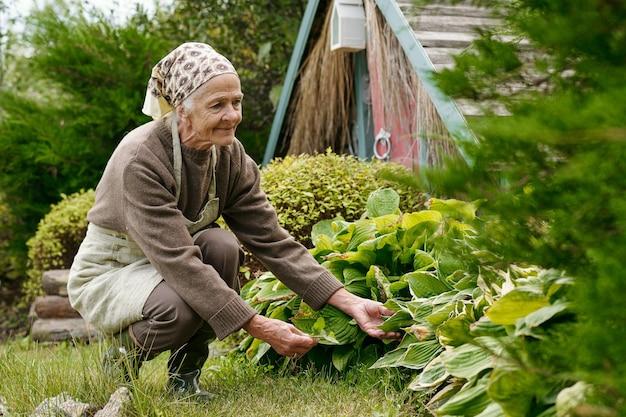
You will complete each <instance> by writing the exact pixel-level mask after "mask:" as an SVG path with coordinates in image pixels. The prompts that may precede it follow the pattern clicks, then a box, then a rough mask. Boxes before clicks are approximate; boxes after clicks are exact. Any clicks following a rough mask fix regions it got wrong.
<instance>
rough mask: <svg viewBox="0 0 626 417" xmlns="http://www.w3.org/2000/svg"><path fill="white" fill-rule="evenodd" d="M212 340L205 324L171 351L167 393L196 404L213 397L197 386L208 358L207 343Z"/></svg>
mask: <svg viewBox="0 0 626 417" xmlns="http://www.w3.org/2000/svg"><path fill="white" fill-rule="evenodd" d="M214 339H215V333H213V330H212V329H211V327H210V326H209V325H208V324H207V323H205V324H204V325H203V326H202V327H201V328H200V329H199V330H198V331H197V332H196V334H194V335H193V336H192V337H191V339H189V341H188V342H187V343H185V344H184V345H183V346H181V347H180V348H178V349H175V350H172V352H171V355H170V358H169V360H168V361H167V371H168V380H167V389H168V391H169V392H171V393H172V394H173V395H175V396H176V397H186V398H189V399H191V400H194V401H198V402H207V401H210V400H211V399H213V398H214V397H215V395H214V394H211V393H209V392H207V391H205V390H203V389H202V388H200V385H199V381H200V373H201V370H202V366H203V365H204V363H205V362H206V360H207V358H208V357H209V343H211V342H212V341H213V340H214Z"/></svg>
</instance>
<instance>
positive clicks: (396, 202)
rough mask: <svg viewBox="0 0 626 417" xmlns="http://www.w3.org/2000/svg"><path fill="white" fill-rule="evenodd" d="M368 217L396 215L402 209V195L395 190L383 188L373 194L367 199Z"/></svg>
mask: <svg viewBox="0 0 626 417" xmlns="http://www.w3.org/2000/svg"><path fill="white" fill-rule="evenodd" d="M366 207H367V217H370V218H373V217H380V216H385V215H387V214H395V213H397V212H398V210H399V208H400V195H399V194H398V193H397V192H396V190H394V189H393V188H381V189H378V190H376V191H374V192H372V193H371V194H370V195H369V197H368V199H367V204H366Z"/></svg>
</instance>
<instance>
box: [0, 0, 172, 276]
mask: <svg viewBox="0 0 626 417" xmlns="http://www.w3.org/2000/svg"><path fill="white" fill-rule="evenodd" d="M25 23H26V25H25V28H24V31H25V32H24V34H23V36H24V39H23V40H22V43H21V44H19V45H18V46H16V47H15V48H16V49H14V52H15V51H16V50H17V51H20V52H21V56H20V57H17V56H15V55H14V56H13V57H12V67H11V74H10V75H11V77H10V81H11V82H8V81H7V83H5V84H4V85H3V86H2V88H1V89H0V152H1V153H2V154H3V155H9V156H10V157H5V158H2V159H0V189H1V190H2V192H3V193H4V195H5V203H6V204H7V206H8V207H9V208H10V211H11V214H12V215H13V216H14V218H15V219H17V220H19V221H17V222H15V223H13V225H12V227H11V229H12V240H11V247H10V248H9V251H10V253H11V254H13V255H15V256H17V257H19V258H21V259H22V262H21V264H22V272H23V267H24V262H23V260H24V259H25V254H26V247H25V242H26V240H27V238H28V237H29V236H30V235H31V234H32V233H33V232H34V230H35V227H36V225H37V222H38V221H39V219H40V218H41V217H42V216H43V215H44V214H45V213H46V211H47V210H48V209H49V206H50V204H51V203H54V202H56V201H58V199H59V195H60V194H61V193H70V192H73V191H76V190H78V189H80V188H89V187H94V186H95V185H96V183H97V181H98V179H99V178H100V175H101V173H102V170H103V169H104V166H105V164H106V161H107V159H108V157H109V155H110V154H111V152H112V151H113V149H114V147H115V146H116V145H117V143H118V142H119V140H120V139H121V138H122V137H123V136H124V134H125V133H126V132H128V131H130V130H131V129H133V128H134V127H136V126H137V125H139V124H141V123H144V122H146V121H147V120H148V118H147V117H146V116H144V115H142V114H141V112H140V108H141V104H142V102H143V96H144V93H145V85H146V80H147V79H148V77H149V75H150V70H151V67H152V65H153V63H154V62H156V61H157V60H158V59H160V57H161V56H162V55H163V54H164V53H165V52H166V51H167V49H168V47H169V45H168V44H167V43H166V41H164V40H163V39H164V38H163V36H162V35H161V34H160V33H159V32H158V30H157V27H156V26H155V25H154V22H152V21H151V20H150V19H148V17H147V16H146V15H144V14H142V13H137V14H136V15H134V16H133V17H132V18H131V20H130V21H129V22H128V23H127V24H125V25H122V26H114V25H113V24H111V23H110V22H109V20H108V18H107V17H106V16H105V15H103V14H102V13H101V12H98V11H88V10H83V9H78V10H77V9H75V8H70V7H69V6H67V5H65V4H64V3H63V2H57V3H54V5H48V6H46V7H44V8H43V9H40V10H35V11H34V12H33V13H32V14H31V15H30V16H29V17H28V18H27V20H26V22H25ZM26 51H27V52H26Z"/></svg>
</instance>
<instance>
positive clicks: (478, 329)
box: [470, 316, 506, 337]
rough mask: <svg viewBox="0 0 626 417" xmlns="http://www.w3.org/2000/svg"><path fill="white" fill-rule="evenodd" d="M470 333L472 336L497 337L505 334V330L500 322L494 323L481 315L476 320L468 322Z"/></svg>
mask: <svg viewBox="0 0 626 417" xmlns="http://www.w3.org/2000/svg"><path fill="white" fill-rule="evenodd" d="M470 335H471V336H472V337H479V336H492V337H499V336H505V335H506V330H505V328H504V326H502V325H501V324H495V323H493V322H492V321H491V320H489V318H488V317H486V316H483V317H481V318H480V319H479V320H478V321H475V322H474V323H472V324H470Z"/></svg>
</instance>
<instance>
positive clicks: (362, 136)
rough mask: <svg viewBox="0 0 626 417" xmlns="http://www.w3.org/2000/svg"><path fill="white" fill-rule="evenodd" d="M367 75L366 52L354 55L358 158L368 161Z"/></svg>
mask: <svg viewBox="0 0 626 417" xmlns="http://www.w3.org/2000/svg"><path fill="white" fill-rule="evenodd" d="M366 73H367V61H366V57H365V51H359V52H357V53H355V54H354V99H355V102H356V136H357V144H358V146H357V156H358V157H359V158H360V159H367V158H368V152H367V136H366V133H365V132H366V127H365V123H366V120H367V109H366V106H365V97H363V77H364V76H365V74H366Z"/></svg>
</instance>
